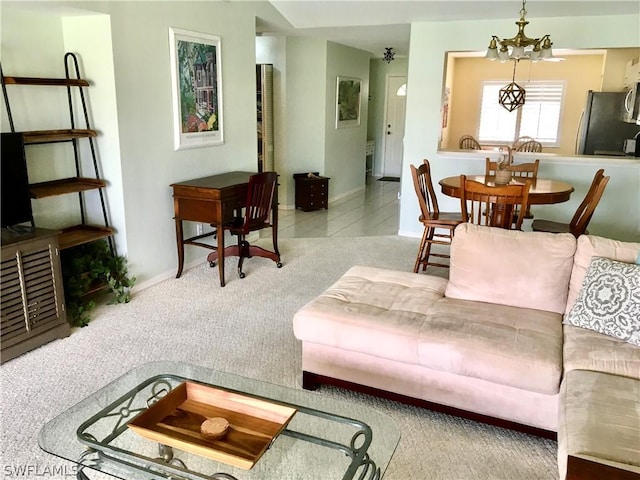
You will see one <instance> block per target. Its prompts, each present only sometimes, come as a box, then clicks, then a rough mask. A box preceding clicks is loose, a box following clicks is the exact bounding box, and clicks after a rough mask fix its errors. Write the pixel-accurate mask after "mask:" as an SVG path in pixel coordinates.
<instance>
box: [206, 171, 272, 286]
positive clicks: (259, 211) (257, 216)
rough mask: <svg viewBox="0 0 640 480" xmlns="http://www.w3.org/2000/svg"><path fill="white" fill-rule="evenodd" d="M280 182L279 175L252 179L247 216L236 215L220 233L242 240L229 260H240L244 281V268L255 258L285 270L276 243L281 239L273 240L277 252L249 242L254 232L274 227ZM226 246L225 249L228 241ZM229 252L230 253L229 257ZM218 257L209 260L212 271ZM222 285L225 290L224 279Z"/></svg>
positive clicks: (245, 214) (251, 177)
mask: <svg viewBox="0 0 640 480" xmlns="http://www.w3.org/2000/svg"><path fill="white" fill-rule="evenodd" d="M277 181H278V174H277V173H276V172H262V173H257V174H255V175H251V176H250V177H249V185H248V186H247V199H246V202H245V204H244V207H243V209H242V210H244V214H242V215H236V216H235V217H234V218H233V219H232V220H231V221H230V222H228V223H225V224H224V225H223V227H222V229H223V232H219V233H218V234H219V235H224V232H227V231H228V232H230V233H231V234H232V235H236V236H237V237H238V243H237V245H235V246H233V247H229V248H228V249H227V250H225V256H227V255H234V256H238V276H239V277H240V278H244V277H245V274H244V272H243V271H242V264H243V263H244V259H245V258H251V257H253V256H258V257H264V258H270V259H271V260H273V261H274V262H276V266H277V267H278V268H280V267H282V263H281V262H280V252H279V251H278V242H277V240H276V238H277V237H276V236H275V235H274V237H273V238H274V241H273V248H274V251H269V250H266V249H264V248H262V247H258V246H255V245H251V244H249V242H247V240H246V236H247V235H248V234H249V233H250V232H255V231H258V230H262V229H264V228H270V227H272V226H273V225H272V222H271V215H272V209H273V201H274V200H273V199H274V193H275V189H276V183H277ZM238 213H241V212H238ZM222 243H223V248H224V237H223V241H222ZM227 251H228V253H226V252H227ZM216 253H217V252H214V253H213V254H209V257H207V259H208V260H209V265H210V266H212V267H213V266H215V259H216V258H217V256H216ZM220 284H221V286H224V279H222V278H221V279H220Z"/></svg>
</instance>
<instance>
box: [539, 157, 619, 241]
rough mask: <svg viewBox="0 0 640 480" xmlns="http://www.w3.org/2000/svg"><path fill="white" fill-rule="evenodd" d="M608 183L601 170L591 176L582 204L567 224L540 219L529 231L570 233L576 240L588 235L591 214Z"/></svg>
mask: <svg viewBox="0 0 640 480" xmlns="http://www.w3.org/2000/svg"><path fill="white" fill-rule="evenodd" d="M608 182H609V177H605V176H604V169H602V168H601V169H600V170H598V171H597V172H596V174H595V175H594V176H593V181H592V182H591V186H590V187H589V190H588V191H587V195H586V196H585V197H584V199H583V200H582V203H580V206H579V207H578V209H577V210H576V213H575V214H574V215H573V218H572V219H571V221H570V222H569V223H561V222H554V221H551V220H542V219H540V220H534V221H533V223H532V224H531V229H532V230H533V231H534V232H551V233H572V234H573V235H574V236H575V237H576V238H578V237H579V236H580V235H582V234H586V233H589V232H588V231H587V225H589V222H590V221H591V217H592V216H593V212H594V211H595V210H596V207H597V206H598V203H599V202H600V199H601V198H602V194H603V193H604V189H605V187H606V186H607V183H608Z"/></svg>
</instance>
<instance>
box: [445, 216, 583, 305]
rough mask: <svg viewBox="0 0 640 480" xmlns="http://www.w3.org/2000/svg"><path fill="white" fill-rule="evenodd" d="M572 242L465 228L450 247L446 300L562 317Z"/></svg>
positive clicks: (560, 237) (565, 237)
mask: <svg viewBox="0 0 640 480" xmlns="http://www.w3.org/2000/svg"><path fill="white" fill-rule="evenodd" d="M575 249H576V239H575V237H574V236H573V235H571V234H570V233H566V234H564V233H561V234H553V233H546V232H521V231H517V230H504V229H501V228H492V227H484V226H479V225H473V224H469V223H463V224H461V225H459V226H458V227H456V230H455V234H454V238H453V242H452V244H451V260H450V264H451V268H450V272H449V283H448V285H447V289H446V291H445V295H446V296H447V297H449V298H458V299H463V300H477V301H481V302H489V303H494V304H499V305H509V306H513V307H522V308H531V309H536V310H545V311H549V312H556V313H564V311H565V304H566V299H567V290H568V285H569V278H570V275H571V268H572V265H573V255H574V253H575Z"/></svg>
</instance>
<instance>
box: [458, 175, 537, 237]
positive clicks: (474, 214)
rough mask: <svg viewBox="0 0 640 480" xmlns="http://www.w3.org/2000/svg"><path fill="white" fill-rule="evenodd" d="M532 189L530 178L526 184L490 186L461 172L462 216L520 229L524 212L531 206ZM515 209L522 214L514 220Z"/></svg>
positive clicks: (484, 222) (471, 221)
mask: <svg viewBox="0 0 640 480" xmlns="http://www.w3.org/2000/svg"><path fill="white" fill-rule="evenodd" d="M530 188H531V180H528V179H527V180H526V181H525V183H524V184H516V185H514V184H510V185H496V186H490V185H487V184H486V183H480V182H476V181H475V180H469V179H467V177H466V175H460V206H461V210H462V217H463V218H466V219H468V221H469V222H470V223H475V224H477V225H486V226H489V227H499V228H505V229H507V230H510V229H514V228H515V229H516V230H521V229H522V221H523V220H524V212H526V210H527V208H528V206H529V190H530ZM518 207H519V208H518ZM516 208H518V211H519V214H518V215H517V220H516V222H513V215H514V211H515V210H516Z"/></svg>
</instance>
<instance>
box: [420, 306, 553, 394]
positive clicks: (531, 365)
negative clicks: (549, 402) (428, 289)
mask: <svg viewBox="0 0 640 480" xmlns="http://www.w3.org/2000/svg"><path fill="white" fill-rule="evenodd" d="M418 355H419V358H418V361H419V363H420V365H423V366H425V367H428V368H432V369H436V370H442V371H447V372H451V373H455V374H458V375H463V376H466V377H474V378H480V379H484V380H487V381H489V382H493V383H498V384H501V385H507V386H511V387H516V388H521V389H524V390H529V391H534V392H540V393H545V394H556V393H558V391H559V388H560V379H561V375H562V316H561V315H560V314H558V313H552V312H546V311H543V310H533V309H522V308H516V307H509V306H505V305H495V304H489V303H482V302H472V301H468V300H457V299H452V298H443V299H441V300H439V301H437V302H436V303H435V304H434V306H433V308H432V309H431V312H430V314H429V316H428V318H427V319H426V321H425V322H424V323H423V324H422V328H421V329H420V332H419V340H418Z"/></svg>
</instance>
